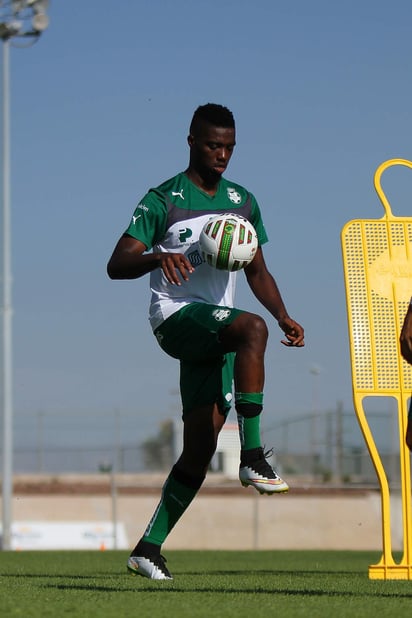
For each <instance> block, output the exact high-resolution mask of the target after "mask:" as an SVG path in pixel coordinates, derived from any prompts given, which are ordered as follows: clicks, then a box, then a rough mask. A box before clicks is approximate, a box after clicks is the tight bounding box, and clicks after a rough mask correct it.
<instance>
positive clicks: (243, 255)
mask: <svg viewBox="0 0 412 618" xmlns="http://www.w3.org/2000/svg"><path fill="white" fill-rule="evenodd" d="M199 247H200V252H201V254H202V256H203V259H204V260H205V262H207V263H208V264H209V265H210V266H214V267H215V268H218V269H219V270H230V271H235V270H241V269H242V268H245V266H247V265H248V264H250V262H251V261H252V260H253V258H254V257H255V253H256V251H257V248H258V238H257V234H256V230H255V228H254V227H253V225H252V224H251V223H250V221H248V220H247V219H245V218H244V217H241V216H240V215H234V214H232V213H230V214H223V215H217V216H215V217H212V218H211V219H209V221H207V222H206V223H205V225H204V226H203V229H202V231H201V233H200V236H199Z"/></svg>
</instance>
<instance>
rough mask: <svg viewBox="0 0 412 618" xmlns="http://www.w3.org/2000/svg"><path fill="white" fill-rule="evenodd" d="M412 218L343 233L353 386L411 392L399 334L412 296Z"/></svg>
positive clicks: (355, 226) (351, 226)
mask: <svg viewBox="0 0 412 618" xmlns="http://www.w3.org/2000/svg"><path fill="white" fill-rule="evenodd" d="M411 237H412V218H410V219H407V220H402V222H399V223H395V222H389V221H387V220H386V217H385V220H359V221H351V222H349V223H347V224H346V226H345V227H344V229H343V231H342V246H343V260H344V269H345V283H346V291H347V303H348V313H349V319H350V323H351V329H350V337H351V352H352V363H353V364H352V371H353V381H354V387H355V388H356V389H357V390H362V391H364V392H367V391H369V392H370V393H371V394H372V393H373V394H376V393H377V392H380V393H381V394H385V392H386V391H390V392H391V393H392V392H393V391H394V390H395V391H397V392H400V390H401V389H402V388H403V389H408V390H410V391H411V390H412V371H411V369H410V367H409V365H408V364H407V363H405V362H404V361H403V360H401V357H400V356H399V332H400V328H401V326H402V322H403V318H404V316H405V313H406V309H407V306H408V302H409V298H410V297H411V295H412V244H411V241H410V238H411Z"/></svg>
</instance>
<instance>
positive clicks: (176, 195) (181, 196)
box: [172, 189, 185, 200]
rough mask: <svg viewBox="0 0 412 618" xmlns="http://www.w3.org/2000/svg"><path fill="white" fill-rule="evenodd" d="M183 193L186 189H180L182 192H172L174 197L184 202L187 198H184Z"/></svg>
mask: <svg viewBox="0 0 412 618" xmlns="http://www.w3.org/2000/svg"><path fill="white" fill-rule="evenodd" d="M183 191H184V189H180V191H172V195H173V197H180V198H181V199H182V200H184V199H185V198H184V197H183Z"/></svg>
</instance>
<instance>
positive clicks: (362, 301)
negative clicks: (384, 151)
mask: <svg viewBox="0 0 412 618" xmlns="http://www.w3.org/2000/svg"><path fill="white" fill-rule="evenodd" d="M393 165H404V166H406V167H409V168H412V162H411V161H407V160H405V159H392V160H390V161H386V162H385V163H383V164H382V165H381V166H380V167H379V168H378V169H377V171H376V173H375V179H374V180H375V189H376V192H377V193H378V196H379V198H380V199H381V202H382V204H383V207H384V210H385V214H384V216H383V217H382V219H376V220H375V219H372V220H371V219H359V220H355V221H350V222H349V223H347V224H346V225H345V226H344V228H343V230H342V237H341V239H342V253H343V266H344V276H345V287H346V302H347V312H348V327H349V343H350V354H351V366H352V385H353V399H354V405H355V411H356V414H357V416H358V420H359V424H360V427H361V430H362V433H363V436H364V438H365V441H366V444H367V446H368V449H369V453H370V455H371V459H372V462H373V464H374V466H375V469H376V473H377V476H378V480H379V483H380V487H381V497H382V537H383V555H382V558H381V560H380V562H379V563H378V564H376V565H371V566H370V567H369V577H370V578H372V579H412V522H411V478H410V454H409V451H408V449H407V447H406V446H405V433H406V425H407V413H408V399H409V397H410V395H411V391H412V368H411V366H410V365H408V363H406V362H405V361H404V360H403V359H402V357H401V356H400V352H399V335H400V330H401V327H402V323H403V320H404V317H405V313H406V310H407V306H408V302H409V299H410V298H411V296H412V217H406V218H400V217H394V216H393V214H392V211H391V208H390V205H389V202H388V200H387V198H386V196H385V194H384V193H383V191H382V187H381V184H380V178H381V175H382V173H383V171H384V170H385V169H387V168H388V167H391V166H393ZM367 396H388V397H393V398H394V399H395V401H396V402H397V405H398V426H399V445H400V469H401V486H402V521H403V550H404V551H403V557H402V559H401V561H400V562H399V563H395V561H394V559H393V555H392V544H391V524H390V492H389V484H388V480H387V476H386V472H385V470H384V468H383V465H382V460H381V458H380V455H379V453H378V450H377V448H376V445H375V441H374V438H373V436H372V433H371V431H370V428H369V424H368V421H367V418H366V414H365V411H364V406H363V399H364V398H365V397H367Z"/></svg>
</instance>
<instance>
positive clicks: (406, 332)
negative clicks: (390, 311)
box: [399, 298, 412, 451]
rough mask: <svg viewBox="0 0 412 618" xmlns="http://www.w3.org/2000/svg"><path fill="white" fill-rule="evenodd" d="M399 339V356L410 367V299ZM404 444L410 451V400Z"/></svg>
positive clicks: (411, 418) (411, 325)
mask: <svg viewBox="0 0 412 618" xmlns="http://www.w3.org/2000/svg"><path fill="white" fill-rule="evenodd" d="M399 339H400V344H401V354H402V356H403V358H404V359H405V360H406V361H407V362H408V363H409V364H410V365H412V298H411V300H410V303H409V307H408V310H407V312H406V315H405V318H404V321H403V325H402V330H401V335H400V338H399ZM405 442H406V445H407V446H408V448H409V449H410V450H411V451H412V399H411V403H410V406H409V414H408V424H407V427H406V436H405Z"/></svg>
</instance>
